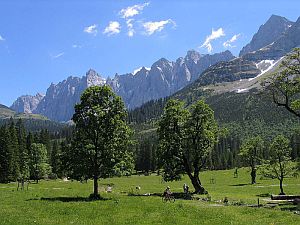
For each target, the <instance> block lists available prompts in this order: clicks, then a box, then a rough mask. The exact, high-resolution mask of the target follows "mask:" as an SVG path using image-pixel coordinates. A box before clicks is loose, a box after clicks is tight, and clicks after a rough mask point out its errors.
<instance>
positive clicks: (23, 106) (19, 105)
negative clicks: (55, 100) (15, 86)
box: [10, 93, 44, 113]
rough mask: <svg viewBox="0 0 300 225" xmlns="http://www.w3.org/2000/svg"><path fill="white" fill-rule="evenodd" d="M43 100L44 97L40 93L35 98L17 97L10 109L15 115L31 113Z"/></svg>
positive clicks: (29, 96)
mask: <svg viewBox="0 0 300 225" xmlns="http://www.w3.org/2000/svg"><path fill="white" fill-rule="evenodd" d="M43 98H44V95H42V94H40V93H38V94H36V95H35V96H32V95H23V96H21V97H19V98H18V99H17V100H16V101H15V102H14V103H13V105H12V106H11V107H10V108H11V109H12V110H14V111H16V112H17V113H33V112H34V111H35V110H36V108H37V106H38V104H39V103H40V102H41V101H42V99H43Z"/></svg>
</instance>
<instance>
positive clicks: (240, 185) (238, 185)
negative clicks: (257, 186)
mask: <svg viewBox="0 0 300 225" xmlns="http://www.w3.org/2000/svg"><path fill="white" fill-rule="evenodd" d="M247 185H251V184H231V185H229V186H233V187H243V186H247Z"/></svg>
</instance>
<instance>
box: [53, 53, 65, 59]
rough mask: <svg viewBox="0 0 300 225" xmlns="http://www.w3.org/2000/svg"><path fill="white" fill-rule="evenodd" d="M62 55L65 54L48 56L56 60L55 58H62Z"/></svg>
mask: <svg viewBox="0 0 300 225" xmlns="http://www.w3.org/2000/svg"><path fill="white" fill-rule="evenodd" d="M64 54H65V53H64V52H61V53H58V54H56V55H50V56H51V58H52V59H57V58H59V57H61V56H63V55H64Z"/></svg>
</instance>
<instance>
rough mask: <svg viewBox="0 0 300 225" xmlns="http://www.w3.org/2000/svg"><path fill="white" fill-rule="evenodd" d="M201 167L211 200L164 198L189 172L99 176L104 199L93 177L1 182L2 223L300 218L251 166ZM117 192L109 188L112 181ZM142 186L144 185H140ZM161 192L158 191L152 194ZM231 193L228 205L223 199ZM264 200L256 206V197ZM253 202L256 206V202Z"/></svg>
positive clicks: (292, 190) (291, 187) (296, 189)
mask: <svg viewBox="0 0 300 225" xmlns="http://www.w3.org/2000/svg"><path fill="white" fill-rule="evenodd" d="M233 172H234V171H233V170H224V171H207V172H202V173H201V178H202V182H203V185H204V186H205V188H206V189H207V190H208V192H209V195H210V197H211V201H210V202H208V201H204V200H202V198H207V196H206V195H204V196H195V197H198V198H200V199H201V200H199V199H198V198H195V199H193V200H184V199H176V201H175V203H170V202H167V203H165V202H163V201H162V198H161V197H160V196H158V194H160V193H162V192H163V190H164V189H165V187H166V186H170V187H171V190H172V191H173V192H182V186H183V184H184V183H187V184H188V185H189V186H190V188H191V190H192V185H191V184H190V182H189V179H188V177H184V178H183V180H181V181H176V182H170V183H164V182H162V179H161V176H157V175H155V174H152V175H150V176H143V175H142V176H138V175H134V176H131V177H121V178H109V179H105V180H100V189H101V195H102V197H103V200H99V201H90V200H89V199H88V196H89V194H90V193H92V188H93V182H92V181H88V183H80V182H77V181H62V180H56V181H54V180H50V181H44V180H42V181H40V182H39V183H38V184H30V185H29V189H28V190H25V191H20V190H19V191H17V189H16V186H17V184H16V183H10V184H0V224H3V225H10V224H12V225H18V224H20V225H26V224H78V225H83V224H153V225H156V224H172V225H174V224H209V225H212V224H222V225H223V224H224V225H225V224H239V225H240V224H259V225H263V224H276V225H277V224H278V225H279V224H282V225H286V224H295V225H296V224H300V215H297V214H295V213H294V211H295V210H296V206H294V205H292V204H283V203H282V204H280V205H277V206H275V207H274V208H267V206H266V205H267V203H268V202H269V201H270V194H278V193H279V186H278V181H277V180H275V179H273V180H272V179H267V180H266V179H260V177H258V179H257V184H255V185H250V184H249V183H250V175H249V171H248V170H247V169H239V176H238V178H234V176H233ZM108 184H110V185H112V187H113V188H112V190H113V191H112V193H106V192H105V188H106V187H107V185H108ZM284 185H285V186H284V189H285V192H286V194H300V178H299V177H298V178H289V179H286V180H285V181H284ZM136 186H140V187H141V189H140V190H136V188H135V187H136ZM148 193H151V194H153V193H156V194H157V196H148V195H149V194H148ZM225 197H227V198H228V200H229V203H228V205H224V203H223V201H222V200H223V199H224V198H225ZM258 198H259V201H260V203H261V204H262V205H263V206H261V207H256V206H255V204H257V201H258ZM251 205H252V206H251Z"/></svg>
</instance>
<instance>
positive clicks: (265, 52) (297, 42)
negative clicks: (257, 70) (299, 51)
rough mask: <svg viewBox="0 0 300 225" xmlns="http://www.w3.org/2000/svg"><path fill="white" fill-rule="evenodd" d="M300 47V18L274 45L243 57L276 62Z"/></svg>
mask: <svg viewBox="0 0 300 225" xmlns="http://www.w3.org/2000/svg"><path fill="white" fill-rule="evenodd" d="M299 46H300V17H299V18H298V19H297V21H296V22H295V23H293V25H292V26H290V27H289V28H288V29H287V30H286V32H284V33H283V34H281V35H280V37H279V38H278V39H277V40H276V41H274V42H273V43H271V44H269V45H267V46H265V47H263V48H261V49H259V50H257V51H254V52H250V53H247V54H245V55H243V58H244V59H247V60H252V61H259V60H265V59H269V60H274V59H275V60H276V59H279V58H281V57H282V56H284V55H286V54H287V53H288V52H290V51H291V50H292V49H293V48H295V47H299Z"/></svg>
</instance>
